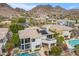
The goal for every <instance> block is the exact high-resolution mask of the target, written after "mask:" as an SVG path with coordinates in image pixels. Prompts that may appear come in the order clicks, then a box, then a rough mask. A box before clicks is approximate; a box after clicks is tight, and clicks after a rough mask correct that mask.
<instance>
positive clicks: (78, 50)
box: [75, 45, 79, 56]
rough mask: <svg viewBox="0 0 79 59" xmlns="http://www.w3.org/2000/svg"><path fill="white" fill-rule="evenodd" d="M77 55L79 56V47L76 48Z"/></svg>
mask: <svg viewBox="0 0 79 59" xmlns="http://www.w3.org/2000/svg"><path fill="white" fill-rule="evenodd" d="M75 54H76V55H78V56H79V45H76V46H75Z"/></svg>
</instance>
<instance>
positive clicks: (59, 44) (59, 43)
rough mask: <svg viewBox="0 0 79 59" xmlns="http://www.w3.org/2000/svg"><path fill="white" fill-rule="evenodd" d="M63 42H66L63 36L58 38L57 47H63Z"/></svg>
mask: <svg viewBox="0 0 79 59" xmlns="http://www.w3.org/2000/svg"><path fill="white" fill-rule="evenodd" d="M63 41H64V37H62V36H60V37H58V38H57V45H58V46H61V47H62V45H63Z"/></svg>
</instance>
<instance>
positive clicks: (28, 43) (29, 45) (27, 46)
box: [19, 27, 56, 51]
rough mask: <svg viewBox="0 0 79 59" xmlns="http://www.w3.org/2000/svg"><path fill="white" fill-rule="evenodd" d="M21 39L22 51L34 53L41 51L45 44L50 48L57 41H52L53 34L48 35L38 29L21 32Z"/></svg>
mask: <svg viewBox="0 0 79 59" xmlns="http://www.w3.org/2000/svg"><path fill="white" fill-rule="evenodd" d="M19 37H20V49H21V50H32V51H34V50H37V49H40V48H41V47H42V46H43V45H42V44H43V43H45V44H47V45H48V46H49V48H50V46H51V44H54V43H56V40H54V39H52V34H48V33H47V32H46V30H44V29H41V28H38V27H35V28H34V27H31V28H26V29H25V30H21V31H19Z"/></svg>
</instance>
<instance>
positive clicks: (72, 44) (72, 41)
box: [69, 39, 79, 47]
mask: <svg viewBox="0 0 79 59" xmlns="http://www.w3.org/2000/svg"><path fill="white" fill-rule="evenodd" d="M69 44H70V45H71V46H73V47H74V46H76V45H79V40H78V39H76V40H70V41H69Z"/></svg>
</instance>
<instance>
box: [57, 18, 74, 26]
mask: <svg viewBox="0 0 79 59" xmlns="http://www.w3.org/2000/svg"><path fill="white" fill-rule="evenodd" d="M56 24H58V25H65V26H74V24H75V21H74V20H67V19H66V20H57V22H56Z"/></svg>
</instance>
